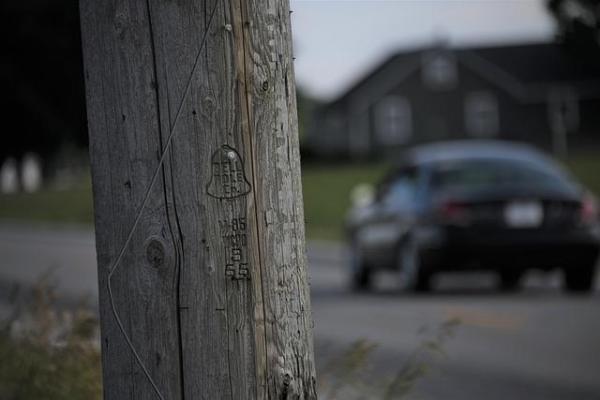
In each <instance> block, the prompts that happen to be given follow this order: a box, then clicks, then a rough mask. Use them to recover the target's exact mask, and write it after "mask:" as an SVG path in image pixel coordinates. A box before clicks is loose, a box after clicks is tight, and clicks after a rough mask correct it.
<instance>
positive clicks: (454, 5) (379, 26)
mask: <svg viewBox="0 0 600 400" xmlns="http://www.w3.org/2000/svg"><path fill="white" fill-rule="evenodd" d="M291 9H292V10H293V13H292V30H293V35H294V54H295V57H296V62H295V72H296V80H297V84H298V86H299V87H300V88H301V89H303V90H304V91H305V92H306V93H307V94H309V95H311V96H313V97H317V98H320V99H324V100H326V99H331V98H333V97H335V96H336V95H337V94H340V93H341V92H343V91H344V89H345V88H347V87H348V86H350V85H351V84H352V83H353V82H355V81H356V80H358V79H359V78H360V77H361V76H364V75H365V74H366V73H367V72H368V71H369V70H371V69H372V68H374V67H375V66H376V65H377V64H378V63H379V62H381V61H382V60H383V59H385V58H387V57H388V56H389V55H390V54H393V53H394V52H395V51H399V50H402V49H407V48H411V47H415V46H420V45H428V44H432V43H435V42H437V41H440V40H444V41H446V42H447V43H449V44H450V45H454V46H461V45H469V44H488V43H490V44H499V43H505V42H519V41H528V42H531V41H539V40H550V39H551V38H552V35H553V33H554V22H553V20H552V18H551V17H550V15H549V14H548V12H547V11H546V8H545V2H544V1H543V0H395V1H392V0H387V1H381V0H380V1H377V0H370V1H364V0H363V1H360V0H345V1H334V0H291Z"/></svg>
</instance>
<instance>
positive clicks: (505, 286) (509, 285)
mask: <svg viewBox="0 0 600 400" xmlns="http://www.w3.org/2000/svg"><path fill="white" fill-rule="evenodd" d="M498 275H499V277H500V290H501V291H503V292H514V291H517V290H518V289H519V285H520V283H521V278H522V276H523V272H522V271H515V270H511V269H508V270H503V271H500V272H499V273H498Z"/></svg>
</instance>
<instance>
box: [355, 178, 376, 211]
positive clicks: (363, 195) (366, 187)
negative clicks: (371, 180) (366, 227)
mask: <svg viewBox="0 0 600 400" xmlns="http://www.w3.org/2000/svg"><path fill="white" fill-rule="evenodd" d="M374 202H375V188H374V186H373V185H371V184H368V183H361V184H358V185H356V186H354V187H353V188H352V190H351V191H350V204H352V207H353V208H362V207H367V206H370V205H371V204H373V203H374Z"/></svg>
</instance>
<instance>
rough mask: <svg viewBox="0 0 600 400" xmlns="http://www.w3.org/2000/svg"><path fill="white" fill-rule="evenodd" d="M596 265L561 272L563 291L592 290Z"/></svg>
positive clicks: (590, 264)
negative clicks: (562, 275)
mask: <svg viewBox="0 0 600 400" xmlns="http://www.w3.org/2000/svg"><path fill="white" fill-rule="evenodd" d="M595 264H596V263H595V262H593V263H589V264H588V265H585V266H581V267H574V268H569V269H565V270H563V274H564V285H565V289H566V290H568V291H569V292H579V293H584V292H590V291H592V289H593V288H594V280H595V279H594V278H595V276H596V265H595Z"/></svg>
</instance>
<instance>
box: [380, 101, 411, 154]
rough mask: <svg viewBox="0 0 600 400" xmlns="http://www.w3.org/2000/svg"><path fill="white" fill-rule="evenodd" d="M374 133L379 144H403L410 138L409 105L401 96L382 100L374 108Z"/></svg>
mask: <svg viewBox="0 0 600 400" xmlns="http://www.w3.org/2000/svg"><path fill="white" fill-rule="evenodd" d="M375 131H376V135H377V138H378V141H379V143H381V144H384V145H385V144H390V145H391V144H403V143H406V142H407V141H408V140H409V139H410V137H411V136H412V112H411V107H410V103H409V102H408V100H407V99H405V98H404V97H402V96H397V95H391V96H387V97H385V98H383V99H382V100H381V101H380V102H379V103H378V104H377V106H376V108H375Z"/></svg>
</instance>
